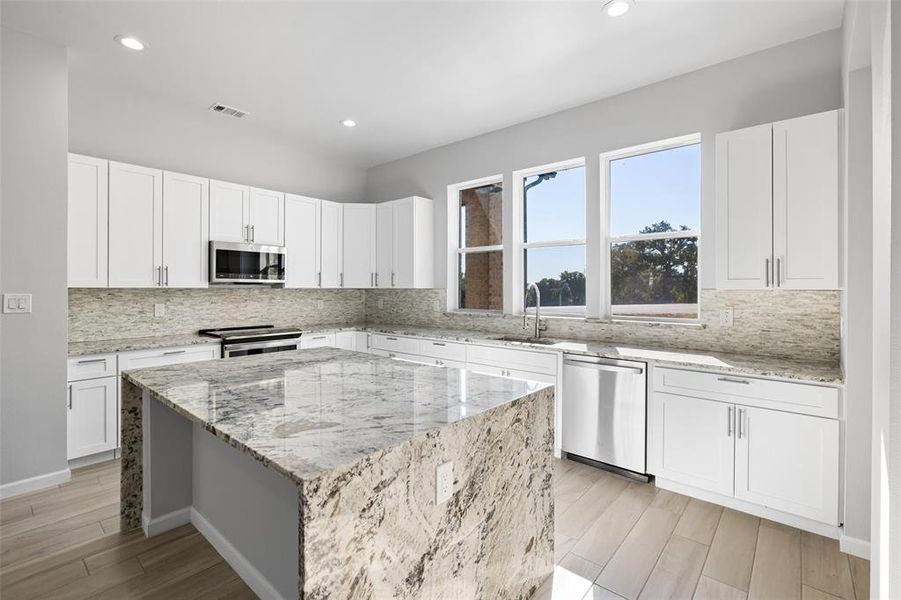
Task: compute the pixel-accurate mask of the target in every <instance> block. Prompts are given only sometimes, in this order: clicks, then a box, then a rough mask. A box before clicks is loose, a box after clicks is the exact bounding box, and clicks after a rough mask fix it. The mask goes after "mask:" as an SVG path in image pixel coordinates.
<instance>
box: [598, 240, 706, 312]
mask: <svg viewBox="0 0 901 600" xmlns="http://www.w3.org/2000/svg"><path fill="white" fill-rule="evenodd" d="M610 287H611V290H610V292H611V305H612V306H611V310H612V313H613V316H618V317H622V316H632V317H667V318H681V319H693V318H697V316H698V238H679V239H674V240H653V241H646V242H644V241H642V242H624V243H618V244H612V245H611V248H610Z"/></svg>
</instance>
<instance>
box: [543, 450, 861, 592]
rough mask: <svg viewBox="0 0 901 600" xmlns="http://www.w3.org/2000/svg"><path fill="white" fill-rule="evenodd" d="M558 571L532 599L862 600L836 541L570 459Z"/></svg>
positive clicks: (560, 502)
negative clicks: (631, 479) (638, 481)
mask: <svg viewBox="0 0 901 600" xmlns="http://www.w3.org/2000/svg"><path fill="white" fill-rule="evenodd" d="M554 487H555V504H556V507H555V511H556V515H555V517H556V547H555V551H556V557H555V560H556V562H557V566H556V567H555V569H554V574H553V575H552V576H551V577H549V578H548V580H547V581H545V583H544V585H543V586H542V587H541V588H540V589H539V590H538V592H537V593H536V594H535V596H534V599H535V600H592V599H594V600H600V599H604V600H610V599H617V600H619V599H622V598H627V599H629V600H635V599H641V600H644V599H666V598H678V599H682V598H685V599H692V598H693V599H698V600H700V599H704V600H707V599H717V598H718V599H723V600H733V599H734V600H790V599H798V600H819V599H823V600H835V599H836V598H842V599H844V600H865V599H867V598H869V596H870V593H869V574H870V564H869V562H868V561H866V560H862V559H859V558H857V557H854V556H849V555H847V554H843V553H841V552H840V551H839V549H838V541H836V540H831V539H828V538H825V537H822V536H819V535H814V534H811V533H807V532H804V531H800V530H798V529H795V528H793V527H786V526H785V525H780V524H778V523H774V522H772V521H768V520H766V519H759V518H757V517H754V516H751V515H747V514H744V513H740V512H737V511H733V510H730V509H724V508H723V507H721V506H717V505H715V504H710V503H707V502H702V501H700V500H695V499H693V498H688V497H686V496H682V495H680V494H675V493H673V492H669V491H667V490H662V489H657V488H656V487H654V485H653V484H642V483H637V482H633V481H630V480H628V479H626V478H623V477H620V476H618V475H614V474H612V473H608V472H605V471H600V470H598V469H595V468H593V467H589V466H587V465H583V464H581V463H577V462H573V461H570V460H557V461H556V473H555V481H554Z"/></svg>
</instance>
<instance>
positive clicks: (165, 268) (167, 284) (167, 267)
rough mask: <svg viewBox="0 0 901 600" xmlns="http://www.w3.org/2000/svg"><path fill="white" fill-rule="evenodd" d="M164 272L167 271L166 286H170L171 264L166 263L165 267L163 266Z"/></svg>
mask: <svg viewBox="0 0 901 600" xmlns="http://www.w3.org/2000/svg"><path fill="white" fill-rule="evenodd" d="M163 273H165V277H166V279H165V281H166V287H169V265H166V266H165V267H163Z"/></svg>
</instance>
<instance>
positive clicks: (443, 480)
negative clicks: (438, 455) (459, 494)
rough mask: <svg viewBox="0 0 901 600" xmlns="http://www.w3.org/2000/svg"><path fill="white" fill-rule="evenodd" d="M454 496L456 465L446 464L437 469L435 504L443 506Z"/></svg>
mask: <svg viewBox="0 0 901 600" xmlns="http://www.w3.org/2000/svg"><path fill="white" fill-rule="evenodd" d="M453 495H454V463H452V462H446V463H444V464H443V465H438V468H437V469H435V504H443V503H445V502H447V501H448V500H450V498H451V496H453Z"/></svg>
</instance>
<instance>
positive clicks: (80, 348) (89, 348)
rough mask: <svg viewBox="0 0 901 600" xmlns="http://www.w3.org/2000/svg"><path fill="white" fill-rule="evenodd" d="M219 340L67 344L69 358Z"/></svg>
mask: <svg viewBox="0 0 901 600" xmlns="http://www.w3.org/2000/svg"><path fill="white" fill-rule="evenodd" d="M218 343H219V340H217V339H216V338H211V337H209V336H206V335H200V334H197V333H179V334H175V335H154V336H148V337H133V338H120V339H115V340H93V341H88V342H69V356H87V355H88V354H106V353H109V352H128V351H129V350H150V349H153V348H168V347H173V346H193V345H195V344H218Z"/></svg>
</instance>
